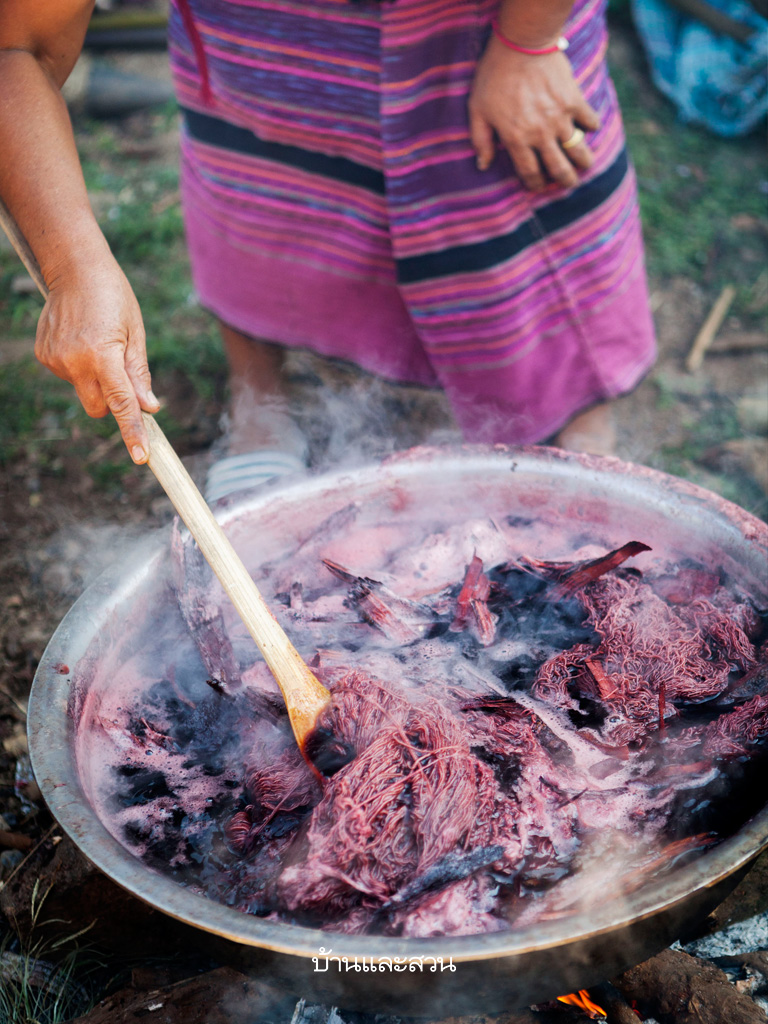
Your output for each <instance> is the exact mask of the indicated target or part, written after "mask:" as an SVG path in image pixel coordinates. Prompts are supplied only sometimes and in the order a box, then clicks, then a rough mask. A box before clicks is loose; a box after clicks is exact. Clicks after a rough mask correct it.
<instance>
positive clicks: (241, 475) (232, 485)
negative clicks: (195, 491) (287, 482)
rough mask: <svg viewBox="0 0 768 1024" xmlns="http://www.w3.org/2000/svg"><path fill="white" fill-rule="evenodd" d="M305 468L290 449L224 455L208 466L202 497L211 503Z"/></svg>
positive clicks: (303, 462)
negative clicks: (286, 450) (285, 450)
mask: <svg viewBox="0 0 768 1024" xmlns="http://www.w3.org/2000/svg"><path fill="white" fill-rule="evenodd" d="M306 468H307V464H306V462H305V460H304V459H302V458H301V457H300V456H299V455H294V454H293V453H292V452H281V451H272V450H270V449H262V450H259V451H254V452H244V453H243V454H242V455H227V456H226V457H225V458H223V459H218V460H217V461H216V462H214V463H213V464H212V465H211V466H210V468H209V470H208V476H207V478H206V483H205V498H206V501H207V502H208V503H209V504H213V503H214V502H216V501H221V499H222V498H226V497H228V496H229V495H230V494H234V493H235V492H237V491H247V490H250V489H251V488H253V487H259V486H260V485H261V484H264V483H266V482H267V480H273V479H274V478H275V477H279V476H289V475H291V474H295V473H303V472H304V471H305V470H306Z"/></svg>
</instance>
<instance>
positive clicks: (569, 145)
mask: <svg viewBox="0 0 768 1024" xmlns="http://www.w3.org/2000/svg"><path fill="white" fill-rule="evenodd" d="M583 139H584V132H583V131H582V130H581V128H574V129H573V135H572V136H571V137H570V139H568V140H567V141H566V142H561V143H560V145H561V146H562V147H563V149H573V147H574V146H578V144H579V143H580V142H582V141H583Z"/></svg>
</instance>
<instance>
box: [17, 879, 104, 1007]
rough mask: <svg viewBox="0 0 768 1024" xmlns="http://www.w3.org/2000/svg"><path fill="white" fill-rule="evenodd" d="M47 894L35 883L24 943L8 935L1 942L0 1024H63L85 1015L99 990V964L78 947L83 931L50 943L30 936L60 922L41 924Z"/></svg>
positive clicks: (101, 968) (101, 967) (101, 965)
mask: <svg viewBox="0 0 768 1024" xmlns="http://www.w3.org/2000/svg"><path fill="white" fill-rule="evenodd" d="M49 891H50V890H49ZM47 895H48V893H47V892H43V893H41V892H40V888H39V880H38V881H37V882H36V883H35V886H34V888H33V891H32V899H31V908H30V918H31V929H30V932H31V934H30V936H29V937H28V938H27V939H26V941H24V942H22V943H21V944H19V943H18V940H15V939H13V938H12V935H11V933H10V932H8V933H7V934H6V936H5V937H4V939H3V941H2V942H0V1024H64V1022H65V1021H68V1020H72V1019H73V1018H74V1017H78V1016H81V1015H83V1014H85V1013H87V1012H88V1011H89V1010H90V1009H91V1008H92V1007H93V1005H94V1004H95V1002H96V995H95V993H96V991H97V990H98V988H100V987H102V985H103V983H102V982H101V979H100V977H99V975H101V974H102V973H103V967H104V965H103V963H102V962H101V960H99V959H97V958H95V957H94V956H93V955H92V954H90V953H88V952H87V951H85V950H83V949H81V948H79V946H78V944H77V943H78V940H79V939H80V938H82V936H83V935H84V934H85V933H86V932H87V931H88V929H87V928H86V929H83V930H82V931H80V932H77V933H76V934H74V935H70V936H66V937H63V938H59V939H56V940H51V941H46V940H45V939H42V938H35V937H34V936H35V935H37V934H39V933H40V932H41V931H44V929H45V927H46V925H50V924H60V923H61V922H59V921H55V920H53V919H52V920H48V921H46V920H44V919H42V910H43V907H44V904H45V899H46V897H47ZM12 945H13V946H15V947H16V948H11V946H12ZM97 977H99V980H98V981H97V980H96V979H97Z"/></svg>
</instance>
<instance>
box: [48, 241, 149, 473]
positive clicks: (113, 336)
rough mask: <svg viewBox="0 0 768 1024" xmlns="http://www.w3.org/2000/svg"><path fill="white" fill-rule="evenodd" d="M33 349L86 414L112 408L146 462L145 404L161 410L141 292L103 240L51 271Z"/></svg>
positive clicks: (137, 457) (134, 452) (133, 450)
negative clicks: (66, 385)
mask: <svg viewBox="0 0 768 1024" xmlns="http://www.w3.org/2000/svg"><path fill="white" fill-rule="evenodd" d="M47 277H48V289H49V294H48V300H47V302H46V304H45V308H44V309H43V312H42V314H41V316H40V320H39V323H38V326H37V338H36V340H35V355H36V356H37V358H38V359H39V360H40V362H41V363H42V364H43V365H44V366H47V367H48V369H49V370H52V371H53V373H55V374H56V376H57V377H61V378H63V379H64V380H67V381H69V382H70V383H71V384H73V385H74V388H75V391H76V392H77V397H78V398H79V399H80V401H81V402H82V405H83V408H84V409H85V411H86V412H87V413H88V415H89V416H96V417H101V416H106V414H107V412H112V413H113V414H114V417H115V419H116V420H117V425H118V427H119V428H120V433H121V434H122V436H123V440H124V441H125V445H126V447H127V448H128V451H129V453H130V455H131V458H132V459H133V461H134V462H136V463H143V462H146V461H147V455H148V452H149V439H148V437H147V432H146V430H145V428H144V424H143V422H142V419H141V410H142V409H144V410H146V411H147V412H157V410H158V409H159V408H160V405H159V403H158V401H157V399H156V398H155V396H154V395H153V394H152V384H151V380H150V374H149V367H148V366H147V354H146V347H145V335H144V324H143V322H142V318H141V310H140V309H139V304H138V302H137V301H136V296H135V295H134V294H133V290H132V288H131V286H130V284H129V283H128V279H127V278H126V276H125V274H124V273H123V271H122V270H121V269H120V267H119V266H118V264H117V262H116V260H115V258H114V257H113V256H112V254H111V252H109V249H108V248H107V247H106V243H105V244H104V249H103V250H101V248H98V249H97V251H96V252H95V253H94V254H92V255H90V256H87V255H85V256H84V255H82V254H78V256H77V257H76V258H75V259H72V260H70V261H69V262H66V263H64V264H62V265H61V266H58V267H56V268H55V269H54V270H53V272H50V273H49V274H48V275H47Z"/></svg>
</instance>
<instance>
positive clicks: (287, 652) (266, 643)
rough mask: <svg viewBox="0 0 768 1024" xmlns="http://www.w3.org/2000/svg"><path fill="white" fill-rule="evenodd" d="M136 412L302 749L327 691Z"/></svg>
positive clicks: (154, 464) (152, 425)
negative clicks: (270, 678)
mask: <svg viewBox="0 0 768 1024" xmlns="http://www.w3.org/2000/svg"><path fill="white" fill-rule="evenodd" d="M142 416H143V418H144V425H145V426H146V428H147V433H148V434H149V460H148V465H149V468H150V469H151V470H152V472H153V473H154V474H155V476H156V477H157V479H158V482H159V483H160V486H161V487H162V488H163V490H164V491H165V493H166V494H167V495H168V497H169V498H170V499H171V502H172V504H173V507H174V508H175V509H176V511H177V512H178V513H179V515H180V516H181V518H182V519H183V520H184V522H185V523H186V526H187V529H188V530H189V532H190V533H191V534H192V536H193V537H194V539H195V540H196V541H197V544H198V547H199V548H200V550H201V551H202V553H203V555H204V557H205V559H206V561H207V562H208V564H209V565H210V567H211V569H213V571H214V573H215V575H216V577H217V579H218V580H219V583H221V585H222V587H223V588H224V590H225V591H226V592H227V595H228V596H229V599H230V600H231V601H232V604H233V605H234V606H235V609H236V611H237V613H238V615H239V616H240V618H241V619H242V620H243V622H244V623H245V627H246V629H247V630H248V632H249V633H250V634H251V636H252V637H253V639H254V640H255V642H256V646H257V647H258V648H259V650H260V651H261V654H262V657H263V658H264V661H266V663H267V665H268V666H269V669H270V671H271V673H272V675H273V676H274V677H275V679H276V681H277V684H278V686H279V687H280V689H281V690H282V692H283V697H284V698H285V704H286V707H287V708H288V717H289V718H290V720H291V726H292V728H293V732H294V734H295V736H296V739H297V740H298V743H299V746H300V747H301V749H302V751H303V750H304V741H305V740H306V738H307V735H308V734H309V733H310V732H311V731H312V729H313V728H314V725H315V721H316V719H317V716H318V715H319V713H320V712H321V711H322V710H323V708H324V707H325V706H326V705H327V703H328V701H329V700H330V697H331V695H330V693H329V692H328V690H326V688H325V687H324V686H323V685H322V683H321V682H320V681H319V680H318V679H316V678H315V676H314V675H313V674H312V672H310V670H309V668H308V666H307V665H306V664H305V663H304V661H302V659H301V656H300V654H299V652H298V651H297V650H296V648H295V647H294V646H293V644H292V643H291V641H290V640H289V639H288V637H287V636H286V635H285V632H284V631H283V628H282V627H281V626H280V624H279V623H278V621H277V619H276V618H275V617H274V615H273V614H272V612H271V611H270V610H269V608H268V607H267V605H266V603H265V601H264V598H263V597H262V596H261V594H260V593H259V590H258V587H257V586H256V584H255V583H254V582H253V580H252V579H251V577H250V576H249V574H248V570H247V569H246V568H245V566H244V565H243V563H242V562H241V561H240V559H239V557H238V555H237V553H236V552H235V549H234V548H233V547H232V545H231V544H230V543H229V541H228V540H227V538H226V536H225V534H224V531H223V530H222V529H221V527H220V526H219V524H218V523H217V522H216V520H215V519H214V518H213V513H212V512H211V510H210V509H209V508H208V505H207V504H206V503H205V500H204V498H203V496H202V494H201V493H200V491H199V490H198V489H197V487H196V486H195V484H194V481H193V480H192V478H191V477H190V475H189V473H187V471H186V469H185V468H184V465H183V464H182V461H181V459H180V458H179V457H178V455H177V454H176V452H175V451H174V450H173V448H172V447H171V445H170V443H169V442H168V438H167V437H166V436H165V434H164V433H163V432H162V430H161V429H160V427H159V426H158V425H157V423H156V421H155V419H154V417H152V416H150V414H149V413H147V412H144V413H142Z"/></svg>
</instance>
